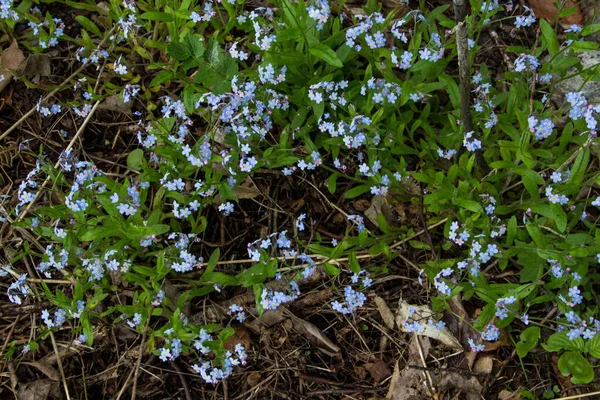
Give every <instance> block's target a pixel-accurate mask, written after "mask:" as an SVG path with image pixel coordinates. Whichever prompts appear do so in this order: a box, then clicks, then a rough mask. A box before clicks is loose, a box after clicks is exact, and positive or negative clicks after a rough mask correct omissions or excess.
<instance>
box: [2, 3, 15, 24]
mask: <svg viewBox="0 0 600 400" xmlns="http://www.w3.org/2000/svg"><path fill="white" fill-rule="evenodd" d="M0 18H1V19H12V20H13V21H18V20H19V14H17V12H16V11H15V10H13V0H0Z"/></svg>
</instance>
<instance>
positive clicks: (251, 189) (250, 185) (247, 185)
mask: <svg viewBox="0 0 600 400" xmlns="http://www.w3.org/2000/svg"><path fill="white" fill-rule="evenodd" d="M233 193H235V195H236V196H237V198H238V199H253V198H255V197H258V196H259V195H260V190H258V187H257V186H256V184H255V183H254V181H253V180H252V178H251V177H250V176H247V177H246V179H244V182H242V183H241V184H240V185H239V186H237V187H236V188H235V189H234V190H233Z"/></svg>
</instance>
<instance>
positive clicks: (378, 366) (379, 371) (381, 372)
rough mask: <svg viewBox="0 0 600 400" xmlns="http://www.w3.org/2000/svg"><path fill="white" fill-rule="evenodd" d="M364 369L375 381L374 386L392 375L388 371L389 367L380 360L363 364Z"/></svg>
mask: <svg viewBox="0 0 600 400" xmlns="http://www.w3.org/2000/svg"><path fill="white" fill-rule="evenodd" d="M365 369H366V370H367V371H369V374H371V377H372V378H373V380H374V381H375V383H376V384H378V383H379V382H381V381H383V380H384V379H385V378H387V377H388V376H390V375H391V374H392V371H390V367H388V365H387V363H386V362H385V361H382V360H377V361H375V362H373V363H368V364H365Z"/></svg>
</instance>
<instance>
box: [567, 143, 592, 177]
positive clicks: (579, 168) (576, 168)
mask: <svg viewBox="0 0 600 400" xmlns="http://www.w3.org/2000/svg"><path fill="white" fill-rule="evenodd" d="M589 162H590V150H589V149H588V148H586V149H584V150H583V151H580V152H579V154H577V158H575V162H574V163H573V168H571V178H570V179H569V183H574V184H576V185H581V182H582V181H583V176H584V175H585V170H586V169H587V166H588V163H589Z"/></svg>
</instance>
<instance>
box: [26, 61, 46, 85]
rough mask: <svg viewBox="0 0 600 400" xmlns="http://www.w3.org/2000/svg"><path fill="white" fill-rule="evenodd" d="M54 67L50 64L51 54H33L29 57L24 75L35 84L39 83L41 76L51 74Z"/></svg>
mask: <svg viewBox="0 0 600 400" xmlns="http://www.w3.org/2000/svg"><path fill="white" fill-rule="evenodd" d="M51 72H52V67H51V65H50V56H49V55H48V54H31V55H30V56H29V57H27V61H26V62H25V67H24V68H23V75H25V76H26V77H28V78H29V79H31V81H32V82H33V83H35V84H37V83H39V81H40V77H42V76H50V74H51Z"/></svg>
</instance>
